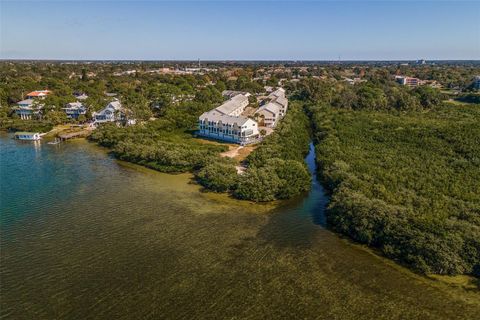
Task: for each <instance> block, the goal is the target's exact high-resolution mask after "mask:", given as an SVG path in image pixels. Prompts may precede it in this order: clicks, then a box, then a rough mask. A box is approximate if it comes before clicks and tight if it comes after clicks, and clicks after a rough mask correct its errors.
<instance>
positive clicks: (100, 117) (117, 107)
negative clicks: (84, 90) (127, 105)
mask: <svg viewBox="0 0 480 320" xmlns="http://www.w3.org/2000/svg"><path fill="white" fill-rule="evenodd" d="M92 117H93V119H94V120H95V123H106V122H115V121H123V120H125V113H124V109H123V107H122V104H121V103H120V101H119V100H118V99H116V100H113V101H112V102H110V103H109V104H108V105H107V106H106V107H105V108H103V109H102V110H100V111H98V112H94V113H93V114H92Z"/></svg>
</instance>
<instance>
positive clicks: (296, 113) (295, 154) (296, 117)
mask: <svg viewBox="0 0 480 320" xmlns="http://www.w3.org/2000/svg"><path fill="white" fill-rule="evenodd" d="M309 141H310V123H309V119H308V117H307V116H306V114H305V112H304V110H303V108H302V107H301V105H300V104H298V103H292V104H291V106H290V108H289V111H288V112H287V115H286V117H285V118H284V119H283V120H282V121H281V122H280V125H279V126H278V127H277V128H276V129H275V131H274V133H273V134H271V135H269V136H268V137H267V138H266V139H265V140H264V141H263V142H262V143H261V144H260V145H259V147H258V148H257V149H256V150H255V151H254V152H252V153H251V154H250V155H249V156H248V157H247V159H246V162H247V164H248V170H247V171H246V172H245V174H243V175H241V176H240V179H239V182H238V186H237V188H236V190H235V191H234V195H235V196H236V197H237V198H240V199H249V200H254V201H270V200H275V199H287V198H291V197H294V196H296V195H299V194H301V193H302V192H305V191H307V190H308V189H309V188H310V182H311V179H310V175H309V172H308V170H307V167H306V165H305V162H304V158H305V156H306V154H307V153H308V144H309Z"/></svg>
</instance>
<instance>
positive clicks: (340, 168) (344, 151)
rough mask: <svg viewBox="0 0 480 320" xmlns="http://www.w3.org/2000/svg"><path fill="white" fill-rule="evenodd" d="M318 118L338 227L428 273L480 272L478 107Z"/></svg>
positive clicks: (319, 149) (316, 111) (320, 157)
mask: <svg viewBox="0 0 480 320" xmlns="http://www.w3.org/2000/svg"><path fill="white" fill-rule="evenodd" d="M310 113H311V114H312V119H313V125H314V128H315V129H314V130H315V132H316V133H317V134H316V136H315V144H316V156H317V163H318V167H319V177H320V179H321V181H322V183H323V185H324V186H325V187H326V189H327V190H328V191H329V193H330V194H331V201H330V204H329V206H328V208H327V210H326V215H327V222H328V225H329V227H330V228H332V229H333V230H335V231H337V232H340V233H343V234H345V235H348V236H349V237H351V238H352V239H353V240H355V241H357V242H360V243H364V244H367V245H369V246H372V247H376V248H378V249H379V250H380V251H381V252H382V253H383V254H384V255H385V256H387V257H389V258H392V259H394V260H396V261H397V262H400V263H402V264H404V265H407V266H408V267H410V268H412V269H414V270H416V271H418V272H421V273H425V274H431V273H434V274H447V275H456V274H472V275H475V276H477V277H478V276H480V221H479V213H480V198H479V197H480V186H479V181H480V171H479V170H478V168H479V167H480V158H479V155H480V147H479V146H478V137H480V128H479V127H478V120H479V119H480V110H479V109H478V107H477V106H475V107H468V106H463V107H459V108H457V109H452V108H449V107H438V108H436V109H435V110H429V111H427V112H416V111H414V112H405V113H401V114H398V113H395V112H390V113H388V112H378V111H372V110H361V111H354V112H350V111H345V110H338V109H337V110H335V109H332V108H327V107H322V106H310ZM452 123H455V126H452Z"/></svg>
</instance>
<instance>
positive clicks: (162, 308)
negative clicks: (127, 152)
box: [0, 134, 480, 319]
mask: <svg viewBox="0 0 480 320" xmlns="http://www.w3.org/2000/svg"><path fill="white" fill-rule="evenodd" d="M0 152H1V154H0V161H1V162H0V164H1V166H0V188H1V189H0V191H1V192H0V213H1V216H0V228H1V229H0V231H1V233H0V237H1V238H0V239H1V266H0V275H1V283H0V284H1V287H0V289H1V291H0V293H1V297H0V309H1V311H0V316H1V318H5V319H58V318H61V319H94V318H95V319H98V318H105V319H143V318H152V319H159V318H163V319H224V318H228V319H274V318H276V319H298V318H301V319H475V318H476V319H478V315H479V314H480V294H479V293H478V291H475V290H474V289H472V290H470V291H467V290H464V289H462V288H460V287H451V286H447V285H446V284H443V283H438V282H434V281H431V280H429V279H425V278H423V277H420V276H417V275H414V274H412V273H411V272H409V271H407V270H404V269H403V268H401V267H398V266H396V265H395V264H393V263H391V262H389V261H387V260H385V259H382V258H380V257H378V256H376V255H374V254H372V253H371V252H370V251H368V250H365V249H362V248H361V247H359V246H356V245H353V244H351V243H349V242H348V241H346V240H343V239H340V238H339V237H338V236H336V235H335V234H333V233H331V232H329V231H328V230H325V229H324V228H323V227H322V224H323V223H324V217H323V215H322V208H323V206H324V205H325V203H326V198H325V196H324V195H323V193H322V189H321V186H320V185H319V184H318V183H317V182H316V181H314V185H313V188H312V191H311V192H310V194H309V195H306V196H305V197H302V198H300V199H295V200H292V201H290V202H287V203H282V204H267V205H255V204H251V203H248V202H241V201H236V200H233V199H230V198H228V197H227V196H225V195H217V194H212V193H203V192H201V190H200V188H199V187H198V186H197V185H195V184H193V183H191V176H190V175H187V174H182V175H167V174H161V173H158V172H154V171H151V170H147V169H143V168H140V167H138V166H134V165H130V164H126V163H122V162H119V161H116V160H114V159H112V158H111V157H109V156H108V155H107V154H106V152H105V151H104V150H102V149H100V148H98V147H96V146H94V145H92V144H90V143H88V142H85V141H81V140H80V141H71V142H68V143H64V144H60V145H47V144H46V143H43V142H42V143H33V142H18V141H14V140H13V139H11V136H9V135H6V134H4V135H0ZM309 160H310V161H309V163H310V165H312V166H313V162H312V160H313V155H310V157H309Z"/></svg>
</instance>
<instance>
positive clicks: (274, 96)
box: [268, 88, 288, 118]
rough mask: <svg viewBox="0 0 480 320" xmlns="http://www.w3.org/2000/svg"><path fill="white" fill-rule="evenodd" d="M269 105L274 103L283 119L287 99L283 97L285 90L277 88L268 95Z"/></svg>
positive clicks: (286, 107)
mask: <svg viewBox="0 0 480 320" xmlns="http://www.w3.org/2000/svg"><path fill="white" fill-rule="evenodd" d="M268 98H269V99H270V103H275V104H277V105H278V106H279V114H280V117H281V118H283V117H284V116H285V114H286V113H287V109H288V99H287V98H286V97H285V89H283V88H278V89H277V90H275V91H273V92H272V93H270V94H269V95H268Z"/></svg>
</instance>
